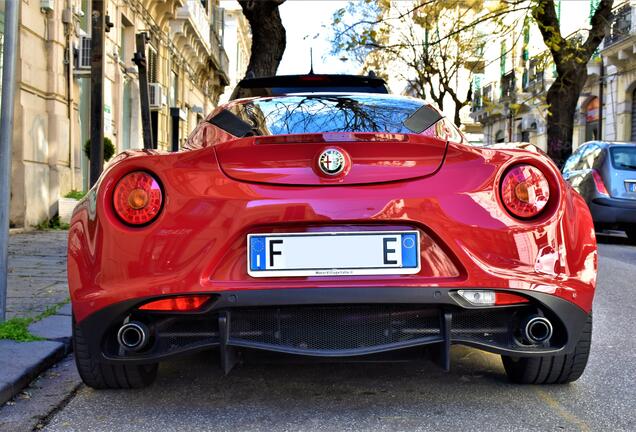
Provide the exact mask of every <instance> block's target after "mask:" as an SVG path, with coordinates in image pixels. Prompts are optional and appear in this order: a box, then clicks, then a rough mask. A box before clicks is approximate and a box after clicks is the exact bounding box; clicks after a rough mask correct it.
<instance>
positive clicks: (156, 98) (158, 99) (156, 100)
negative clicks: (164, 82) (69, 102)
mask: <svg viewBox="0 0 636 432" xmlns="http://www.w3.org/2000/svg"><path fill="white" fill-rule="evenodd" d="M148 93H149V96H150V97H149V99H150V109H152V110H160V109H161V108H162V107H163V105H164V102H163V99H164V97H163V88H162V87H161V84H159V83H150V84H148Z"/></svg>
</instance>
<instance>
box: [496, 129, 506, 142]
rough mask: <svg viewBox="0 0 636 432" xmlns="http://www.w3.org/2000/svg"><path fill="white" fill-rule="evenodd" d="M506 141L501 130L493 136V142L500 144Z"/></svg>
mask: <svg viewBox="0 0 636 432" xmlns="http://www.w3.org/2000/svg"><path fill="white" fill-rule="evenodd" d="M505 141H506V137H505V136H504V131H502V130H501V129H500V130H498V131H497V133H496V134H495V142H496V143H502V142H505Z"/></svg>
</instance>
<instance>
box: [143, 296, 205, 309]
mask: <svg viewBox="0 0 636 432" xmlns="http://www.w3.org/2000/svg"><path fill="white" fill-rule="evenodd" d="M209 299H210V296H208V295H193V296H180V297H170V298H166V299H161V300H155V301H153V302H150V303H146V304H145V305H143V306H141V307H140V308H139V310H151V311H179V312H183V311H193V310H197V309H199V308H200V307H201V306H203V304H204V303H205V302H207V301H208V300H209Z"/></svg>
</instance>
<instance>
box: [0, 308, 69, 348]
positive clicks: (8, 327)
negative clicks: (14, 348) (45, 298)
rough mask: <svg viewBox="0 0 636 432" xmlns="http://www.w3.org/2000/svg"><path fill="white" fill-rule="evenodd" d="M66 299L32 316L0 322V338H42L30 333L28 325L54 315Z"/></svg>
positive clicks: (29, 339) (25, 339) (21, 340)
mask: <svg viewBox="0 0 636 432" xmlns="http://www.w3.org/2000/svg"><path fill="white" fill-rule="evenodd" d="M66 303H68V300H67V301H64V302H61V303H56V304H54V305H52V306H49V307H47V308H46V310H45V311H44V312H42V313H40V314H38V315H36V316H34V317H26V318H23V317H16V318H11V319H10V320H7V321H5V322H3V323H0V339H10V340H14V341H17V342H33V341H40V340H43V339H42V338H41V337H38V336H35V335H33V334H31V332H30V331H29V325H31V324H32V323H34V322H36V321H40V320H41V319H43V318H46V317H49V316H51V315H55V314H56V313H57V311H58V310H59V309H60V308H61V307H62V306H64V305H65V304H66Z"/></svg>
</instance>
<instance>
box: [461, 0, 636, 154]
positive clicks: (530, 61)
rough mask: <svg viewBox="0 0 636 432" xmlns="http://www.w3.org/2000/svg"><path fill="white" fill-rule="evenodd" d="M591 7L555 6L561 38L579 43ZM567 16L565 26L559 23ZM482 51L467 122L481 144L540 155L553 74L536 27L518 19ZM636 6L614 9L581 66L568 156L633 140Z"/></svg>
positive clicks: (593, 0) (593, 1) (589, 3)
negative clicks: (512, 144)
mask: <svg viewBox="0 0 636 432" xmlns="http://www.w3.org/2000/svg"><path fill="white" fill-rule="evenodd" d="M597 4H598V1H597V0H585V1H578V2H567V1H560V2H556V6H557V14H558V15H559V17H560V18H561V20H560V22H561V34H562V35H564V36H565V37H568V38H582V39H584V38H586V37H587V31H586V29H588V28H589V20H590V17H591V16H592V14H593V12H594V10H595V7H596V5H597ZM565 17H567V19H565ZM516 22H517V26H516V28H514V29H513V31H512V32H511V33H510V34H508V35H506V37H502V38H500V39H499V40H498V41H497V43H492V44H489V47H488V50H487V52H486V59H485V63H486V65H487V66H486V68H485V70H484V74H483V75H480V76H478V77H477V79H476V80H475V81H474V91H475V98H474V101H473V104H472V105H473V106H472V114H471V115H472V116H473V118H475V119H476V120H477V121H479V122H480V123H481V124H482V125H483V131H484V141H485V143H486V144H493V143H497V142H504V141H523V142H530V143H532V144H535V145H537V146H538V147H540V148H542V149H543V150H547V136H546V119H547V116H548V111H547V107H546V105H545V94H546V92H547V90H548V88H549V87H550V85H551V84H552V83H553V82H554V78H555V76H556V75H555V73H556V72H555V69H554V65H553V64H552V63H551V57H550V55H549V53H548V51H547V48H546V46H545V44H544V43H543V38H542V36H541V34H540V33H539V30H538V28H536V26H531V25H529V23H528V22H527V21H526V22H524V21H523V20H519V19H518V17H517V21H516ZM635 24H636V1H634V0H628V1H619V2H616V5H615V7H614V10H613V13H612V18H611V22H610V24H609V26H608V27H609V34H608V35H607V36H606V38H605V39H604V40H603V42H602V44H601V46H600V47H599V49H598V52H597V54H596V55H594V56H593V58H592V59H591V60H590V62H589V63H588V65H587V72H588V76H587V80H586V83H585V86H584V88H583V90H582V92H581V95H580V96H579V100H578V105H577V110H576V113H575V120H574V131H573V139H572V142H573V144H572V147H573V148H572V150H575V149H576V148H577V147H578V146H580V145H581V144H582V143H584V142H586V141H590V140H607V141H636V97H635V96H636V94H635V91H636V54H635V53H636V25H635Z"/></svg>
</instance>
